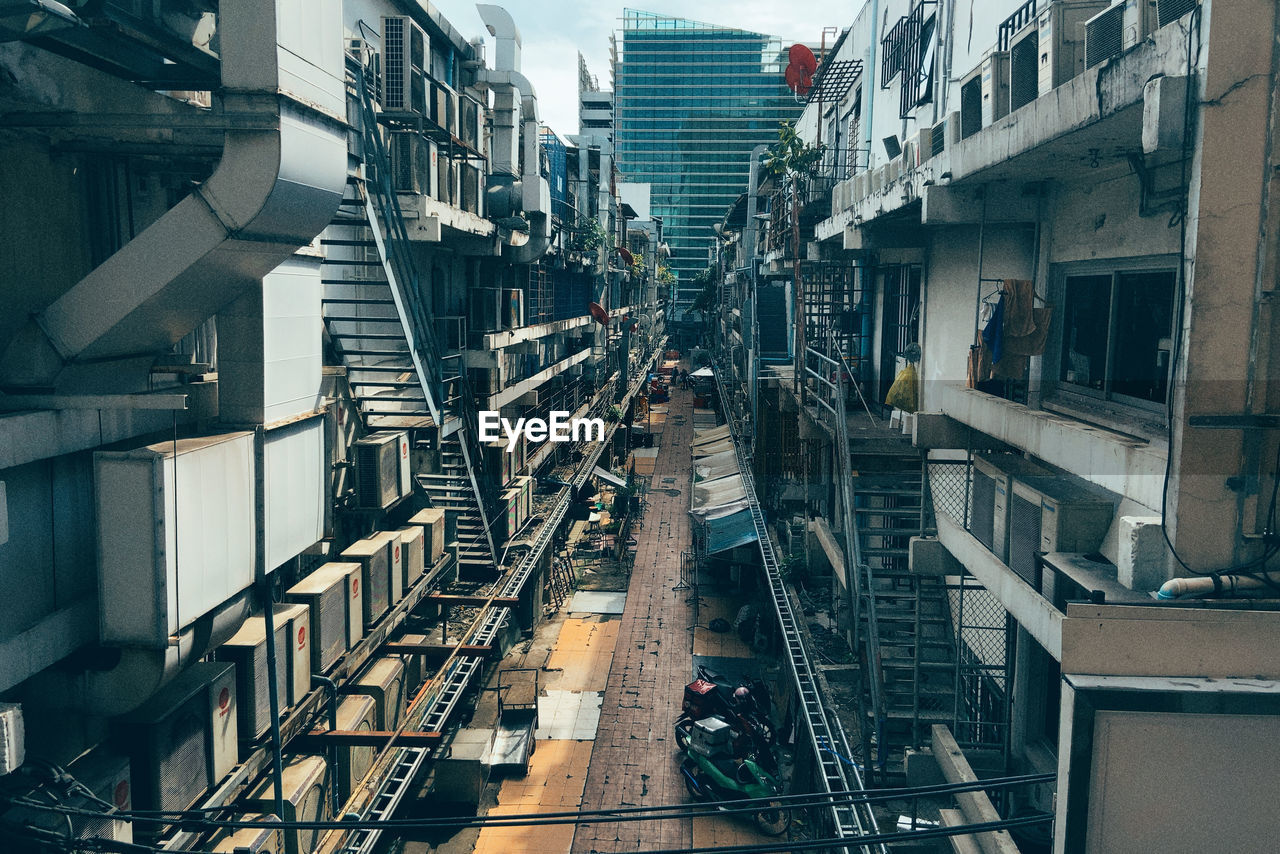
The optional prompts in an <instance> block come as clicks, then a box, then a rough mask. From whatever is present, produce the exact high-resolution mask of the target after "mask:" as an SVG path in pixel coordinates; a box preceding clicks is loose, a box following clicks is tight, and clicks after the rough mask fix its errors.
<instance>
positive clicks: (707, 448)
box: [693, 439, 733, 460]
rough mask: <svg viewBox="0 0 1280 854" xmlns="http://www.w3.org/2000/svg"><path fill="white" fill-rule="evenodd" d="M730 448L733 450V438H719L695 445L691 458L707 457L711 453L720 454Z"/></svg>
mask: <svg viewBox="0 0 1280 854" xmlns="http://www.w3.org/2000/svg"><path fill="white" fill-rule="evenodd" d="M732 450H733V440H732V439H721V440H719V441H718V442H708V443H706V444H705V445H697V446H695V447H694V448H693V458H694V459H696V460H701V459H702V458H704V457H709V456H711V455H712V454H722V453H724V452H725V451H732Z"/></svg>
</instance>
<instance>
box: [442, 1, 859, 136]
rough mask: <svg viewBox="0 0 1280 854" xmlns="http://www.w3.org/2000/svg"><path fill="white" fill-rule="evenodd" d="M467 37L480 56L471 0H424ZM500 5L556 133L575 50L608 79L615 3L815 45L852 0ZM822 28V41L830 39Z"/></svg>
mask: <svg viewBox="0 0 1280 854" xmlns="http://www.w3.org/2000/svg"><path fill="white" fill-rule="evenodd" d="M430 2H431V4H432V5H433V6H435V7H436V8H437V9H439V10H440V12H441V13H442V14H443V15H444V16H445V17H446V18H447V19H448V20H449V22H450V23H452V24H453V26H454V29H456V30H457V31H458V32H459V33H461V34H462V36H463V37H464V38H466V39H468V40H470V39H472V38H474V37H475V36H478V35H483V36H484V37H485V41H486V42H488V57H489V60H490V62H492V58H493V46H492V39H490V38H489V35H488V33H487V32H485V29H484V25H483V24H482V23H480V16H479V15H478V14H476V4H475V2H474V0H430ZM490 2H493V3H495V4H496V5H500V6H504V7H505V8H506V9H507V11H508V12H510V13H511V17H512V18H513V19H514V20H515V22H516V26H517V27H519V29H520V36H521V41H522V43H523V47H522V56H523V69H522V70H523V71H524V74H525V76H526V77H528V78H529V80H530V81H531V82H532V83H533V87H534V90H535V91H536V92H537V93H538V111H539V116H540V118H541V119H542V122H543V124H546V125H549V126H550V127H551V128H552V129H553V130H555V131H556V132H557V133H559V134H560V135H561V136H565V135H568V134H575V133H577V132H578V106H577V98H578V52H579V51H581V52H582V55H583V56H584V57H586V60H587V67H588V68H589V69H590V70H591V73H592V74H594V75H595V76H596V77H597V78H598V79H599V81H600V88H602V89H609V88H611V86H610V83H609V34H610V33H611V32H613V31H614V30H615V29H616V28H617V27H618V26H619V25H620V24H621V21H620V19H621V17H622V10H623V8H624V7H625V8H630V9H637V10H643V11H646V12H656V13H659V14H667V15H686V16H688V17H691V18H694V19H695V20H698V21H703V22H705V23H708V24H720V25H723V26H732V27H738V28H740V29H746V30H753V31H755V32H760V33H767V34H768V35H773V36H779V37H780V38H782V40H783V45H784V47H785V46H786V45H789V44H791V43H793V42H797V41H803V42H806V43H810V44H818V43H819V42H820V41H821V39H822V28H823V27H836V28H838V29H843V28H844V27H847V26H849V25H850V24H851V23H853V18H854V15H855V13H856V11H857V8H858V7H859V6H860V5H861V3H860V2H856V0H805V2H803V3H796V2H792V0H700V2H699V3H697V4H696V12H693V11H691V9H692V8H694V5H695V4H691V3H689V2H688V0H684V2H672V0H650V2H642V0H635V1H634V2H628V3H622V2H614V0H560V2H552V0H505V2H503V0H490ZM831 38H832V37H831V36H830V35H828V37H827V39H828V43H830V41H831Z"/></svg>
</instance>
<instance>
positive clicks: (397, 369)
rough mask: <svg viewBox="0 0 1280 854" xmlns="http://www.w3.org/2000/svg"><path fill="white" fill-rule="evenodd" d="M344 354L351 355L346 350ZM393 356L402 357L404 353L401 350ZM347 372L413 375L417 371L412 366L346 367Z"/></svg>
mask: <svg viewBox="0 0 1280 854" xmlns="http://www.w3.org/2000/svg"><path fill="white" fill-rule="evenodd" d="M345 352H346V353H347V354H348V355H350V354H351V351H350V350H347V351H345ZM395 355H398V356H403V355H405V353H404V351H403V350H402V351H400V352H398V353H396V354H395ZM347 370H348V371H368V372H370V373H372V372H375V371H377V372H379V373H392V374H403V373H413V372H414V371H416V370H417V368H415V367H414V366H413V365H347Z"/></svg>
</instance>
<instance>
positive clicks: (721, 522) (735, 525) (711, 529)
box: [707, 509, 758, 554]
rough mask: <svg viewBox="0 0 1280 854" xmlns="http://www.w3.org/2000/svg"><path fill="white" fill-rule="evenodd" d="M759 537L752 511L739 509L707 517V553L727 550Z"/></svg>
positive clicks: (751, 541)
mask: <svg viewBox="0 0 1280 854" xmlns="http://www.w3.org/2000/svg"><path fill="white" fill-rule="evenodd" d="M757 539H758V537H757V535H756V525H755V522H753V521H752V519H751V511H750V510H747V509H743V510H738V511H736V512H733V513H730V514H729V515H727V516H721V517H719V518H716V519H712V518H708V519H707V553H708V554H715V553H717V552H726V551H728V550H729V549H733V548H737V547H738V546H745V545H747V544H748V543H754V542H755V541H756V540H757Z"/></svg>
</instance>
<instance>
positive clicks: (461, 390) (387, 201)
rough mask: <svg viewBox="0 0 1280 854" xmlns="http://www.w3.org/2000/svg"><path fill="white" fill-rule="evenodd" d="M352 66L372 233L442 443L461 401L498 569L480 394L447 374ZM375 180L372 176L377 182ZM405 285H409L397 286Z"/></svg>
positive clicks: (357, 68)
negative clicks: (485, 473)
mask: <svg viewBox="0 0 1280 854" xmlns="http://www.w3.org/2000/svg"><path fill="white" fill-rule="evenodd" d="M351 64H352V65H353V66H354V74H355V81H356V90H357V92H358V94H359V98H360V119H361V125H362V130H363V131H364V134H363V136H364V143H365V149H366V150H365V151H364V158H365V164H366V171H367V167H368V165H369V162H370V160H371V159H372V161H373V164H372V165H373V175H372V176H369V175H367V174H366V176H365V177H366V180H365V183H364V185H363V186H364V187H365V192H366V194H367V195H366V211H367V214H368V216H369V218H370V225H371V226H372V225H375V224H377V223H379V222H380V223H382V224H383V225H385V227H386V229H387V232H386V235H385V239H382V237H383V235H382V234H381V233H380V229H378V228H371V231H372V232H373V234H374V239H375V241H377V242H378V243H379V244H380V246H379V248H380V249H383V250H384V257H385V258H386V261H387V263H388V264H389V265H390V267H391V268H392V273H393V278H394V279H395V280H396V281H395V282H393V283H392V285H393V286H392V290H393V293H394V295H395V296H396V298H397V300H398V301H403V306H404V309H405V312H404V314H405V317H406V319H407V320H408V321H409V327H410V329H409V330H408V331H409V332H410V333H411V336H412V337H411V339H410V342H409V345H410V348H411V349H412V350H413V351H414V355H415V356H416V357H417V358H415V360H414V361H415V363H416V364H417V365H419V368H420V370H425V371H426V376H425V377H421V378H420V381H421V382H422V385H423V391H424V392H425V396H426V398H427V407H428V409H429V410H430V411H431V414H432V418H433V419H434V420H435V422H436V425H437V428H438V429H439V431H440V437H441V440H442V441H443V439H444V435H445V429H446V421H447V417H448V413H449V409H448V407H447V403H446V400H449V399H452V400H454V401H456V402H457V403H458V405H457V406H456V407H454V408H453V410H452V411H453V412H454V413H455V414H456V415H457V416H458V417H459V418H460V420H461V424H462V426H461V428H460V429H459V431H458V432H459V433H460V434H461V435H460V436H459V437H458V445H459V448H460V449H461V451H462V457H463V462H464V464H465V465H466V469H467V475H468V477H469V478H470V480H471V487H472V491H473V492H474V494H475V498H476V507H477V510H478V512H479V514H480V521H481V524H482V526H483V529H484V533H485V538H486V540H487V542H488V546H489V557H490V559H491V560H492V561H493V564H494V566H495V567H497V566H498V551H497V548H496V545H495V543H494V541H493V533H492V531H491V523H490V521H489V507H490V505H491V496H490V495H489V494H488V490H486V489H485V481H484V478H483V476H482V473H483V457H482V456H481V455H480V454H479V453H478V450H479V448H478V446H476V447H475V448H472V447H471V446H470V445H471V443H473V442H475V441H476V440H477V437H478V436H479V415H478V414H477V412H476V409H475V398H474V397H473V396H472V394H471V389H470V388H469V386H468V384H467V378H466V372H465V370H463V369H462V366H461V363H459V371H458V373H457V374H456V375H455V376H454V377H450V378H448V379H446V378H445V377H444V371H443V368H442V361H443V360H442V359H441V356H440V352H441V350H440V347H439V344H438V342H437V340H436V335H435V330H434V328H433V327H432V324H431V322H430V315H429V314H428V312H427V309H426V306H425V305H424V304H423V300H422V296H421V291H420V289H419V282H420V279H419V276H418V270H417V264H416V263H415V261H414V258H413V253H412V251H411V250H410V249H409V246H410V241H409V233H408V230H407V229H406V227H405V220H404V211H403V210H402V209H401V207H400V199H399V195H398V194H397V192H396V190H395V188H394V187H393V186H392V185H391V161H390V158H389V156H388V155H387V149H386V142H385V141H384V140H383V138H382V134H381V133H380V132H379V130H378V117H377V113H376V112H375V110H374V107H373V99H372V98H371V97H370V94H369V87H368V85H367V84H366V82H365V76H364V66H363V65H362V64H360V63H358V62H354V61H353V62H352V63H351ZM370 178H372V182H371V181H370ZM370 184H372V189H374V190H375V192H368V189H369V188H370ZM401 283H403V284H404V285H405V286H404V287H399V286H397V285H400V284H401ZM450 385H452V386H453V388H454V390H455V391H456V392H457V393H456V394H455V395H454V396H453V397H452V398H449V395H448V393H447V391H446V388H447V386H450ZM473 451H474V453H473Z"/></svg>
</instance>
